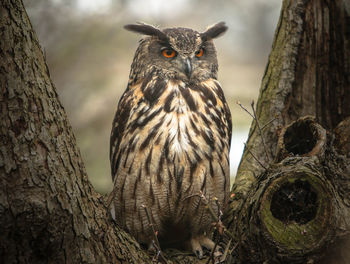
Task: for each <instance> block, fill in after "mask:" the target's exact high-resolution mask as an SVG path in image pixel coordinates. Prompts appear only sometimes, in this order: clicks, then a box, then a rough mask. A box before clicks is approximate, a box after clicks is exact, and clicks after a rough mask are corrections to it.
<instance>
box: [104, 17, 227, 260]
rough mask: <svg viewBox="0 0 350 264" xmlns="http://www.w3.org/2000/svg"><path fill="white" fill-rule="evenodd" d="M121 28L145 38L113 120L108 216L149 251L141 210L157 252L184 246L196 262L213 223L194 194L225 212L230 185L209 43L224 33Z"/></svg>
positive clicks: (223, 113)
mask: <svg viewBox="0 0 350 264" xmlns="http://www.w3.org/2000/svg"><path fill="white" fill-rule="evenodd" d="M125 28H126V29H128V30H131V31H135V32H138V33H141V34H144V35H148V36H147V37H145V38H144V39H142V40H141V42H140V45H139V47H138V49H137V51H136V54H135V57H134V61H133V63H132V66H131V72H130V77H129V83H128V87H127V89H126V91H125V92H124V94H123V96H122V98H121V99H120V101H119V105H118V110H117V112H116V115H115V118H114V121H113V127H112V133H111V145H110V147H111V148H110V160H111V169H112V177H113V181H114V188H115V197H114V200H113V203H114V208H113V209H114V214H115V217H116V219H117V220H118V222H119V223H120V224H121V225H122V226H123V227H124V228H125V229H127V230H128V231H129V232H130V233H131V234H133V235H134V236H135V237H136V239H137V240H138V241H139V242H141V243H145V244H148V245H150V243H151V241H152V239H153V235H152V231H151V227H150V223H149V221H148V218H147V216H146V213H145V210H144V209H143V208H142V205H145V206H146V207H147V208H148V210H149V212H150V215H151V218H152V222H153V224H154V226H155V230H157V231H158V236H159V240H160V243H161V246H162V247H163V246H174V245H175V246H179V245H184V244H185V242H186V241H190V244H191V246H192V249H193V251H194V252H195V253H196V254H197V255H198V256H199V257H201V256H202V249H201V246H205V247H208V248H211V247H212V246H213V243H212V241H211V240H209V239H207V238H205V236H204V235H205V233H206V232H207V231H208V230H209V228H210V224H211V223H212V222H213V221H212V218H211V216H210V214H209V213H208V210H207V208H205V206H204V203H203V200H201V198H200V196H199V194H200V193H201V192H202V193H203V194H204V195H205V197H206V198H207V199H208V201H210V203H211V207H212V208H213V209H214V210H218V208H217V205H216V203H215V202H214V201H213V200H212V199H213V198H214V197H216V198H218V200H219V202H220V204H221V205H222V206H224V205H225V204H226V202H227V199H228V192H229V186H230V183H229V148H230V139H231V115H230V111H229V108H228V106H227V103H226V101H225V98H224V94H223V91H222V89H221V87H220V84H219V82H218V81H217V70H218V63H217V58H216V51H215V47H214V44H213V41H212V39H213V38H215V37H217V36H219V35H220V34H222V33H223V32H225V31H226V29H227V28H226V26H225V24H224V23H219V24H216V25H214V26H213V27H211V28H209V29H208V30H207V31H205V32H203V33H199V32H197V31H194V30H192V29H187V28H168V29H164V30H160V29H157V28H155V27H153V26H150V25H145V24H137V25H127V26H125Z"/></svg>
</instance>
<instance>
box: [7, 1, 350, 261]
mask: <svg viewBox="0 0 350 264" xmlns="http://www.w3.org/2000/svg"><path fill="white" fill-rule="evenodd" d="M349 21H350V4H349V1H347V0H332V1H331V0H329V1H322V0H308V1H307V0H285V1H284V3H283V8H282V12H281V17H280V21H279V24H278V27H277V30H276V35H275V40H274V44H273V49H272V52H271V54H270V57H269V62H268V65H267V68H266V72H265V77H264V79H263V81H262V86H261V91H260V96H259V101H258V103H257V109H256V113H254V111H251V113H252V115H254V116H255V121H254V122H253V124H252V126H251V130H250V133H249V140H248V142H247V146H246V149H245V153H244V155H243V158H242V161H241V165H240V168H239V172H238V176H237V180H236V182H235V184H234V186H233V190H232V195H231V197H232V198H231V203H230V206H229V207H228V208H227V210H226V212H225V215H224V224H225V226H226V228H227V229H228V231H229V232H226V233H225V235H222V237H221V238H222V240H223V241H224V242H225V244H226V245H228V246H227V248H226V249H227V250H226V262H228V263H331V264H333V263H334V264H335V263H337V264H338V263H339V264H340V263H349V259H350V256H349V231H350V223H349V221H350V211H349V207H350V202H349V201H350V179H349V178H350V161H349V158H350V143H349V142H350V141H349V135H350V132H349V131H350V119H349V116H350V104H349V102H350V79H349V78H350V77H349V76H350V67H349V65H350V44H349V43H350V30H349V27H350V26H349ZM0 34H1V35H0V39H1V42H0V84H1V92H0V107H1V121H0V122H1V126H0V138H1V146H0V181H1V182H0V184H1V187H0V188H1V191H0V216H1V217H0V262H1V263H151V262H152V259H151V258H150V257H149V256H148V255H147V254H146V252H145V251H144V250H142V249H141V248H140V247H139V245H138V244H137V243H136V242H135V240H134V239H133V238H131V237H130V236H129V235H128V234H126V233H125V232H124V231H122V230H120V229H119V228H118V226H117V225H116V223H115V222H113V220H112V219H111V217H110V216H109V213H108V210H107V208H106V205H105V201H104V199H103V197H102V196H101V195H99V194H98V193H96V192H95V191H94V189H93V188H92V186H91V185H90V183H89V182H88V180H87V175H86V172H85V168H84V164H83V162H82V160H81V157H80V153H79V150H78V149H77V146H76V142H75V138H74V135H73V133H72V129H71V127H70V125H69V124H68V122H67V117H66V114H65V112H64V109H63V108H62V105H61V103H60V102H59V100H58V97H57V93H56V91H55V87H54V85H53V84H52V82H51V80H50V76H49V72H48V69H47V66H46V63H45V59H44V56H43V54H42V51H41V49H40V46H39V43H38V40H37V37H36V35H35V34H34V32H33V30H32V28H31V24H30V22H29V19H28V17H27V15H26V12H25V10H24V8H23V5H22V2H21V1H19V0H3V1H2V2H1V4H0ZM242 114H243V113H242ZM305 116H307V117H305ZM310 116H314V117H310ZM226 234H228V235H226ZM166 256H167V257H168V258H169V261H168V262H169V263H170V262H173V263H207V261H208V259H205V260H201V261H199V260H196V258H194V257H192V256H186V255H182V254H178V253H176V254H172V253H171V252H166ZM209 261H210V260H209Z"/></svg>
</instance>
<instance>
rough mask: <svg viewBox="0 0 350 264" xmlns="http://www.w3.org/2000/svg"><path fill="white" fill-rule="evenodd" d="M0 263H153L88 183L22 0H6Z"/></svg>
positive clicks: (0, 103)
mask: <svg viewBox="0 0 350 264" xmlns="http://www.w3.org/2000/svg"><path fill="white" fill-rule="evenodd" d="M0 86H1V90H0V109H1V121H0V122H1V126H0V138H1V145H0V263H149V262H150V258H149V257H148V255H146V254H145V253H144V252H143V251H141V250H140V248H139V246H138V244H137V243H136V242H135V241H134V240H133V239H132V238H130V237H129V236H128V235H127V234H125V233H124V232H123V231H121V230H119V228H118V227H117V226H116V225H115V223H113V221H112V220H111V218H110V217H109V214H107V213H106V212H107V210H106V208H105V205H104V201H103V199H102V197H101V196H100V195H99V194H98V193H96V192H95V191H94V189H93V188H92V186H91V184H90V183H89V182H88V179H87V175H86V171H85V168H84V164H83V162H82V159H81V156H80V153H79V150H78V148H77V146H76V140H75V138H74V135H73V133H72V129H71V126H70V125H69V123H68V121H67V116H66V113H65V111H64V109H63V107H62V105H61V103H60V102H59V99H58V96H57V93H56V91H55V87H54V85H53V84H52V82H51V80H50V75H49V71H48V68H47V65H46V63H45V59H44V57H43V53H42V50H41V48H40V45H39V43H38V39H37V37H36V35H35V33H34V32H33V30H32V26H31V23H30V21H29V19H28V16H27V14H26V12H25V10H24V7H23V4H22V2H21V1H16V0H3V1H1V3H0Z"/></svg>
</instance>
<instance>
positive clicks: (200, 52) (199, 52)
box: [196, 49, 204, 58]
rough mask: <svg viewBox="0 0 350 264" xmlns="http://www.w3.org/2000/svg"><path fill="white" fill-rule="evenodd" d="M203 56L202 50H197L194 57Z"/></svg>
mask: <svg viewBox="0 0 350 264" xmlns="http://www.w3.org/2000/svg"><path fill="white" fill-rule="evenodd" d="M203 54H204V49H200V50H198V51H197V52H196V57H198V58H199V57H202V56H203Z"/></svg>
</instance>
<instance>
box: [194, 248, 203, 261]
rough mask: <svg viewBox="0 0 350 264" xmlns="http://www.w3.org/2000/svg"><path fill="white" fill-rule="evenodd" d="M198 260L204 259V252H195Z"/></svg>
mask: <svg viewBox="0 0 350 264" xmlns="http://www.w3.org/2000/svg"><path fill="white" fill-rule="evenodd" d="M195 254H196V256H197V258H198V259H202V257H203V251H202V250H196V252H195Z"/></svg>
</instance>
